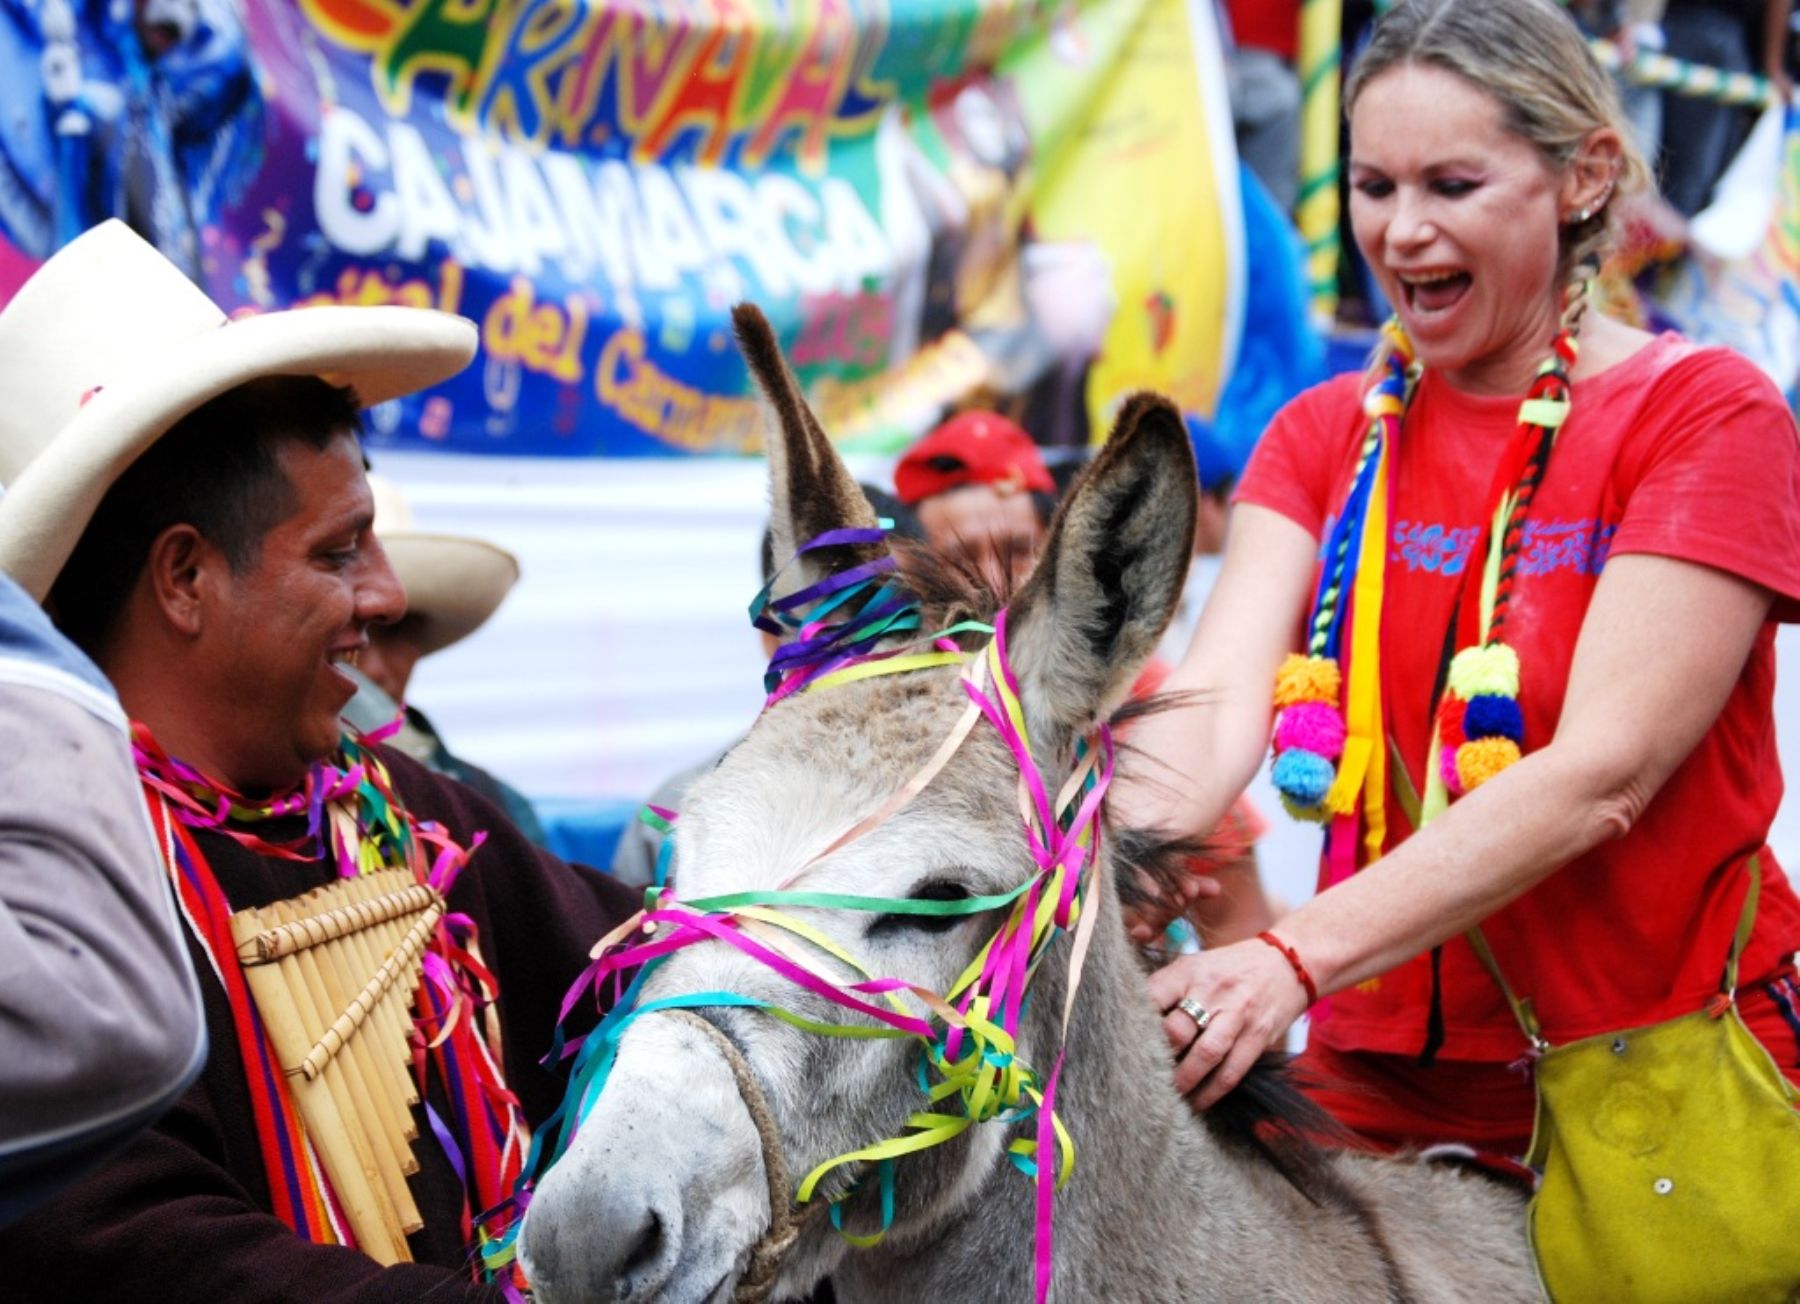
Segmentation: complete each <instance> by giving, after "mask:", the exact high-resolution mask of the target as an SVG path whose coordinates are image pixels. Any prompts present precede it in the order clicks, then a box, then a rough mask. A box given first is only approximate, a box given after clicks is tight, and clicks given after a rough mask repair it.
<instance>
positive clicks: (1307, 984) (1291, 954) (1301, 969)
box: [1256, 933, 1319, 1009]
mask: <svg viewBox="0 0 1800 1304" xmlns="http://www.w3.org/2000/svg"><path fill="white" fill-rule="evenodd" d="M1256 940H1257V941H1259V942H1267V943H1268V944H1269V945H1270V946H1272V947H1274V948H1275V949H1276V950H1277V951H1280V952H1281V957H1282V959H1284V960H1286V961H1287V962H1288V964H1290V965H1292V966H1293V969H1294V977H1296V978H1298V979H1299V980H1300V985H1301V986H1302V987H1304V988H1306V1004H1307V1008H1308V1009H1310V1008H1312V1007H1313V1006H1315V1005H1317V1004H1318V1003H1319V989H1318V988H1317V987H1315V986H1313V980H1312V975H1311V974H1309V973H1308V972H1306V962H1305V961H1304V960H1302V959H1301V958H1300V953H1299V952H1298V951H1296V950H1295V949H1294V948H1293V947H1291V946H1289V945H1288V944H1287V943H1286V942H1284V941H1282V940H1281V939H1280V938H1279V937H1277V936H1275V934H1273V933H1258V934H1257V935H1256Z"/></svg>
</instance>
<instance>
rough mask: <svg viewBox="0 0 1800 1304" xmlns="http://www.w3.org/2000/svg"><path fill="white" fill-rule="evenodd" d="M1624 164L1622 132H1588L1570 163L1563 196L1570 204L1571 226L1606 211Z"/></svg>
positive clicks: (1607, 129) (1603, 130) (1606, 130)
mask: <svg viewBox="0 0 1800 1304" xmlns="http://www.w3.org/2000/svg"><path fill="white" fill-rule="evenodd" d="M1623 162H1624V144H1623V142H1622V141H1621V140H1620V138H1619V133H1618V132H1616V131H1614V130H1613V129H1612V128H1611V127H1601V128H1598V129H1597V130H1595V131H1592V132H1589V133H1588V137H1587V139H1586V140H1584V141H1583V142H1582V143H1581V148H1580V149H1579V151H1578V152H1577V153H1576V155H1575V158H1574V159H1573V160H1572V161H1571V162H1570V164H1569V170H1568V174H1567V178H1566V179H1565V181H1564V183H1563V194H1564V196H1565V197H1566V199H1567V201H1568V203H1569V208H1568V209H1567V210H1566V211H1567V212H1568V214H1569V215H1568V217H1567V219H1566V221H1567V222H1568V223H1569V225H1571V226H1579V225H1581V224H1582V223H1583V222H1587V221H1589V220H1590V219H1592V218H1593V217H1594V216H1595V215H1596V214H1598V213H1600V212H1601V211H1602V210H1603V209H1605V207H1606V205H1607V203H1608V202H1609V201H1610V200H1611V199H1612V193H1613V186H1614V184H1615V183H1616V182H1617V181H1618V178H1619V169H1620V167H1621V165H1622V164H1623Z"/></svg>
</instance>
